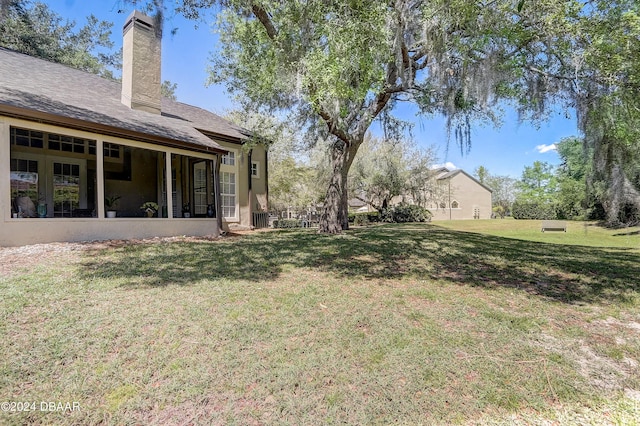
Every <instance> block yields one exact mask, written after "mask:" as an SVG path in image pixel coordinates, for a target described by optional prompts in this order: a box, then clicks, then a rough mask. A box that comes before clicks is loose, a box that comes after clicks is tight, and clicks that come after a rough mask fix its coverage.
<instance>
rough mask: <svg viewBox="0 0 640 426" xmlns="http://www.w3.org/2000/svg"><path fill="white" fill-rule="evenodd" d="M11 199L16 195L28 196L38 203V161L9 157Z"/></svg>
mask: <svg viewBox="0 0 640 426" xmlns="http://www.w3.org/2000/svg"><path fill="white" fill-rule="evenodd" d="M10 180H11V201H12V203H13V201H14V200H16V198H17V197H29V198H30V199H31V201H32V202H33V203H34V204H37V203H38V162H37V161H35V160H23V159H16V158H12V159H11V179H10Z"/></svg>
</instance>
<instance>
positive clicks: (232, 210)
mask: <svg viewBox="0 0 640 426" xmlns="http://www.w3.org/2000/svg"><path fill="white" fill-rule="evenodd" d="M220 201H221V204H222V205H221V207H222V216H223V217H225V218H231V219H235V217H236V174H235V173H230V172H222V173H220Z"/></svg>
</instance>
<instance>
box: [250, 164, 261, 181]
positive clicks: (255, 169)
mask: <svg viewBox="0 0 640 426" xmlns="http://www.w3.org/2000/svg"><path fill="white" fill-rule="evenodd" d="M251 177H254V178H259V177H260V167H259V165H258V163H256V162H252V163H251Z"/></svg>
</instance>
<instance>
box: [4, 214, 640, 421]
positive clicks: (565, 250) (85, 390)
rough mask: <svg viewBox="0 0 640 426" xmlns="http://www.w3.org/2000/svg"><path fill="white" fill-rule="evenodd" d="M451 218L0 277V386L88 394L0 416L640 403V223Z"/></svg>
mask: <svg viewBox="0 0 640 426" xmlns="http://www.w3.org/2000/svg"><path fill="white" fill-rule="evenodd" d="M457 224H458V225H456V223H443V224H442V226H441V225H440V224H437V225H428V224H407V225H383V226H376V227H370V228H358V229H354V230H352V231H349V232H347V233H345V234H344V235H341V236H324V235H318V234H315V233H313V232H310V231H304V230H295V231H277V232H267V233H256V234H252V235H249V236H244V237H239V238H226V239H223V240H219V241H197V242H189V241H178V242H171V243H155V244H125V245H122V246H116V247H112V248H108V249H104V250H99V251H86V252H66V253H62V254H61V255H60V256H59V257H57V258H56V260H55V261H51V260H49V261H48V262H46V263H45V262H43V263H41V264H39V265H37V266H35V267H30V268H29V269H28V270H26V269H24V270H18V271H14V272H12V273H8V274H5V275H4V276H0V292H2V294H3V297H2V299H1V300H0V336H1V338H2V344H1V345H0V360H1V361H0V400H2V401H38V402H39V401H61V402H73V401H77V402H79V403H80V405H81V411H80V412H72V413H50V412H49V413H48V412H40V411H35V412H29V413H0V423H2V424H5V423H6V424H16V425H17V424H25V423H42V424H98V423H101V424H102V423H106V424H243V425H244V424H296V425H298V424H308V425H312V424H313V425H316V424H335V423H349V424H389V423H394V422H398V423H401V424H456V423H457V424H505V425H507V424H543V423H544V422H545V421H549V422H557V423H560V424H634V423H635V422H637V421H640V401H639V400H638V394H640V368H639V367H638V363H639V362H640V286H639V284H638V282H639V281H640V280H638V277H639V276H640V250H639V249H638V247H639V244H638V242H639V240H640V237H639V236H638V235H637V234H633V231H631V232H629V231H630V230H626V232H629V233H628V235H625V236H620V237H619V236H616V235H615V234H616V233H617V232H625V230H622V231H608V230H602V229H600V228H598V227H596V226H593V225H589V226H588V230H587V233H586V234H581V233H580V234H578V233H576V232H574V228H573V226H572V225H573V224H571V223H570V224H569V232H568V233H567V234H564V233H563V234H562V235H560V234H559V233H553V234H551V233H545V234H544V235H538V233H539V230H538V232H535V224H533V223H528V222H519V221H504V222H501V221H491V222H489V221H476V222H471V221H470V222H457ZM456 226H457V227H458V228H459V229H464V230H465V231H471V232H462V231H460V230H456V229H453V228H454V227H456ZM580 229H582V228H580ZM576 231H577V228H576ZM505 237H508V238H505ZM542 238H548V239H549V240H548V241H546V242H543V240H541V239H542Z"/></svg>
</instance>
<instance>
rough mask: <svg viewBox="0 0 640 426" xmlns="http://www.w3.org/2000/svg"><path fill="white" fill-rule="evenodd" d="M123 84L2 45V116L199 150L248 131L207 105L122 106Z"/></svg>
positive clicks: (238, 138)
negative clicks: (151, 109)
mask: <svg viewBox="0 0 640 426" xmlns="http://www.w3.org/2000/svg"><path fill="white" fill-rule="evenodd" d="M120 99H121V85H120V83H119V82H116V81H112V80H109V79H106V78H102V77H100V76H97V75H94V74H91V73H87V72H84V71H80V70H77V69H74V68H70V67H68V66H65V65H61V64H58V63H53V62H49V61H45V60H42V59H38V58H34V57H31V56H28V55H24V54H21V53H18V52H15V51H12V50H9V49H5V48H0V115H10V116H14V117H20V118H25V119H37V120H39V121H43V122H48V123H51V124H58V125H64V126H67V127H73V128H78V129H82V130H88V131H95V132H100V133H104V134H108V135H114V136H120V137H125V138H128V139H135V140H142V141H147V142H151V143H157V144H162V145H169V146H180V147H186V148H190V149H193V150H197V151H201V152H226V151H227V150H226V149H224V148H223V147H221V146H220V145H219V144H218V143H216V142H215V140H214V139H220V140H226V141H229V142H235V143H241V142H243V141H244V140H246V139H248V138H249V137H250V132H249V131H247V130H245V129H242V128H241V127H239V126H236V125H234V124H232V123H230V122H229V121H227V120H225V119H223V118H222V117H220V116H218V115H216V114H214V113H212V112H209V111H207V110H205V109H202V108H198V107H195V106H192V105H187V104H184V103H181V102H176V101H172V100H170V99H167V98H163V99H162V114H161V115H158V114H153V113H149V112H146V111H140V110H134V109H130V108H128V107H127V106H125V105H123V104H122V103H121V101H120Z"/></svg>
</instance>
